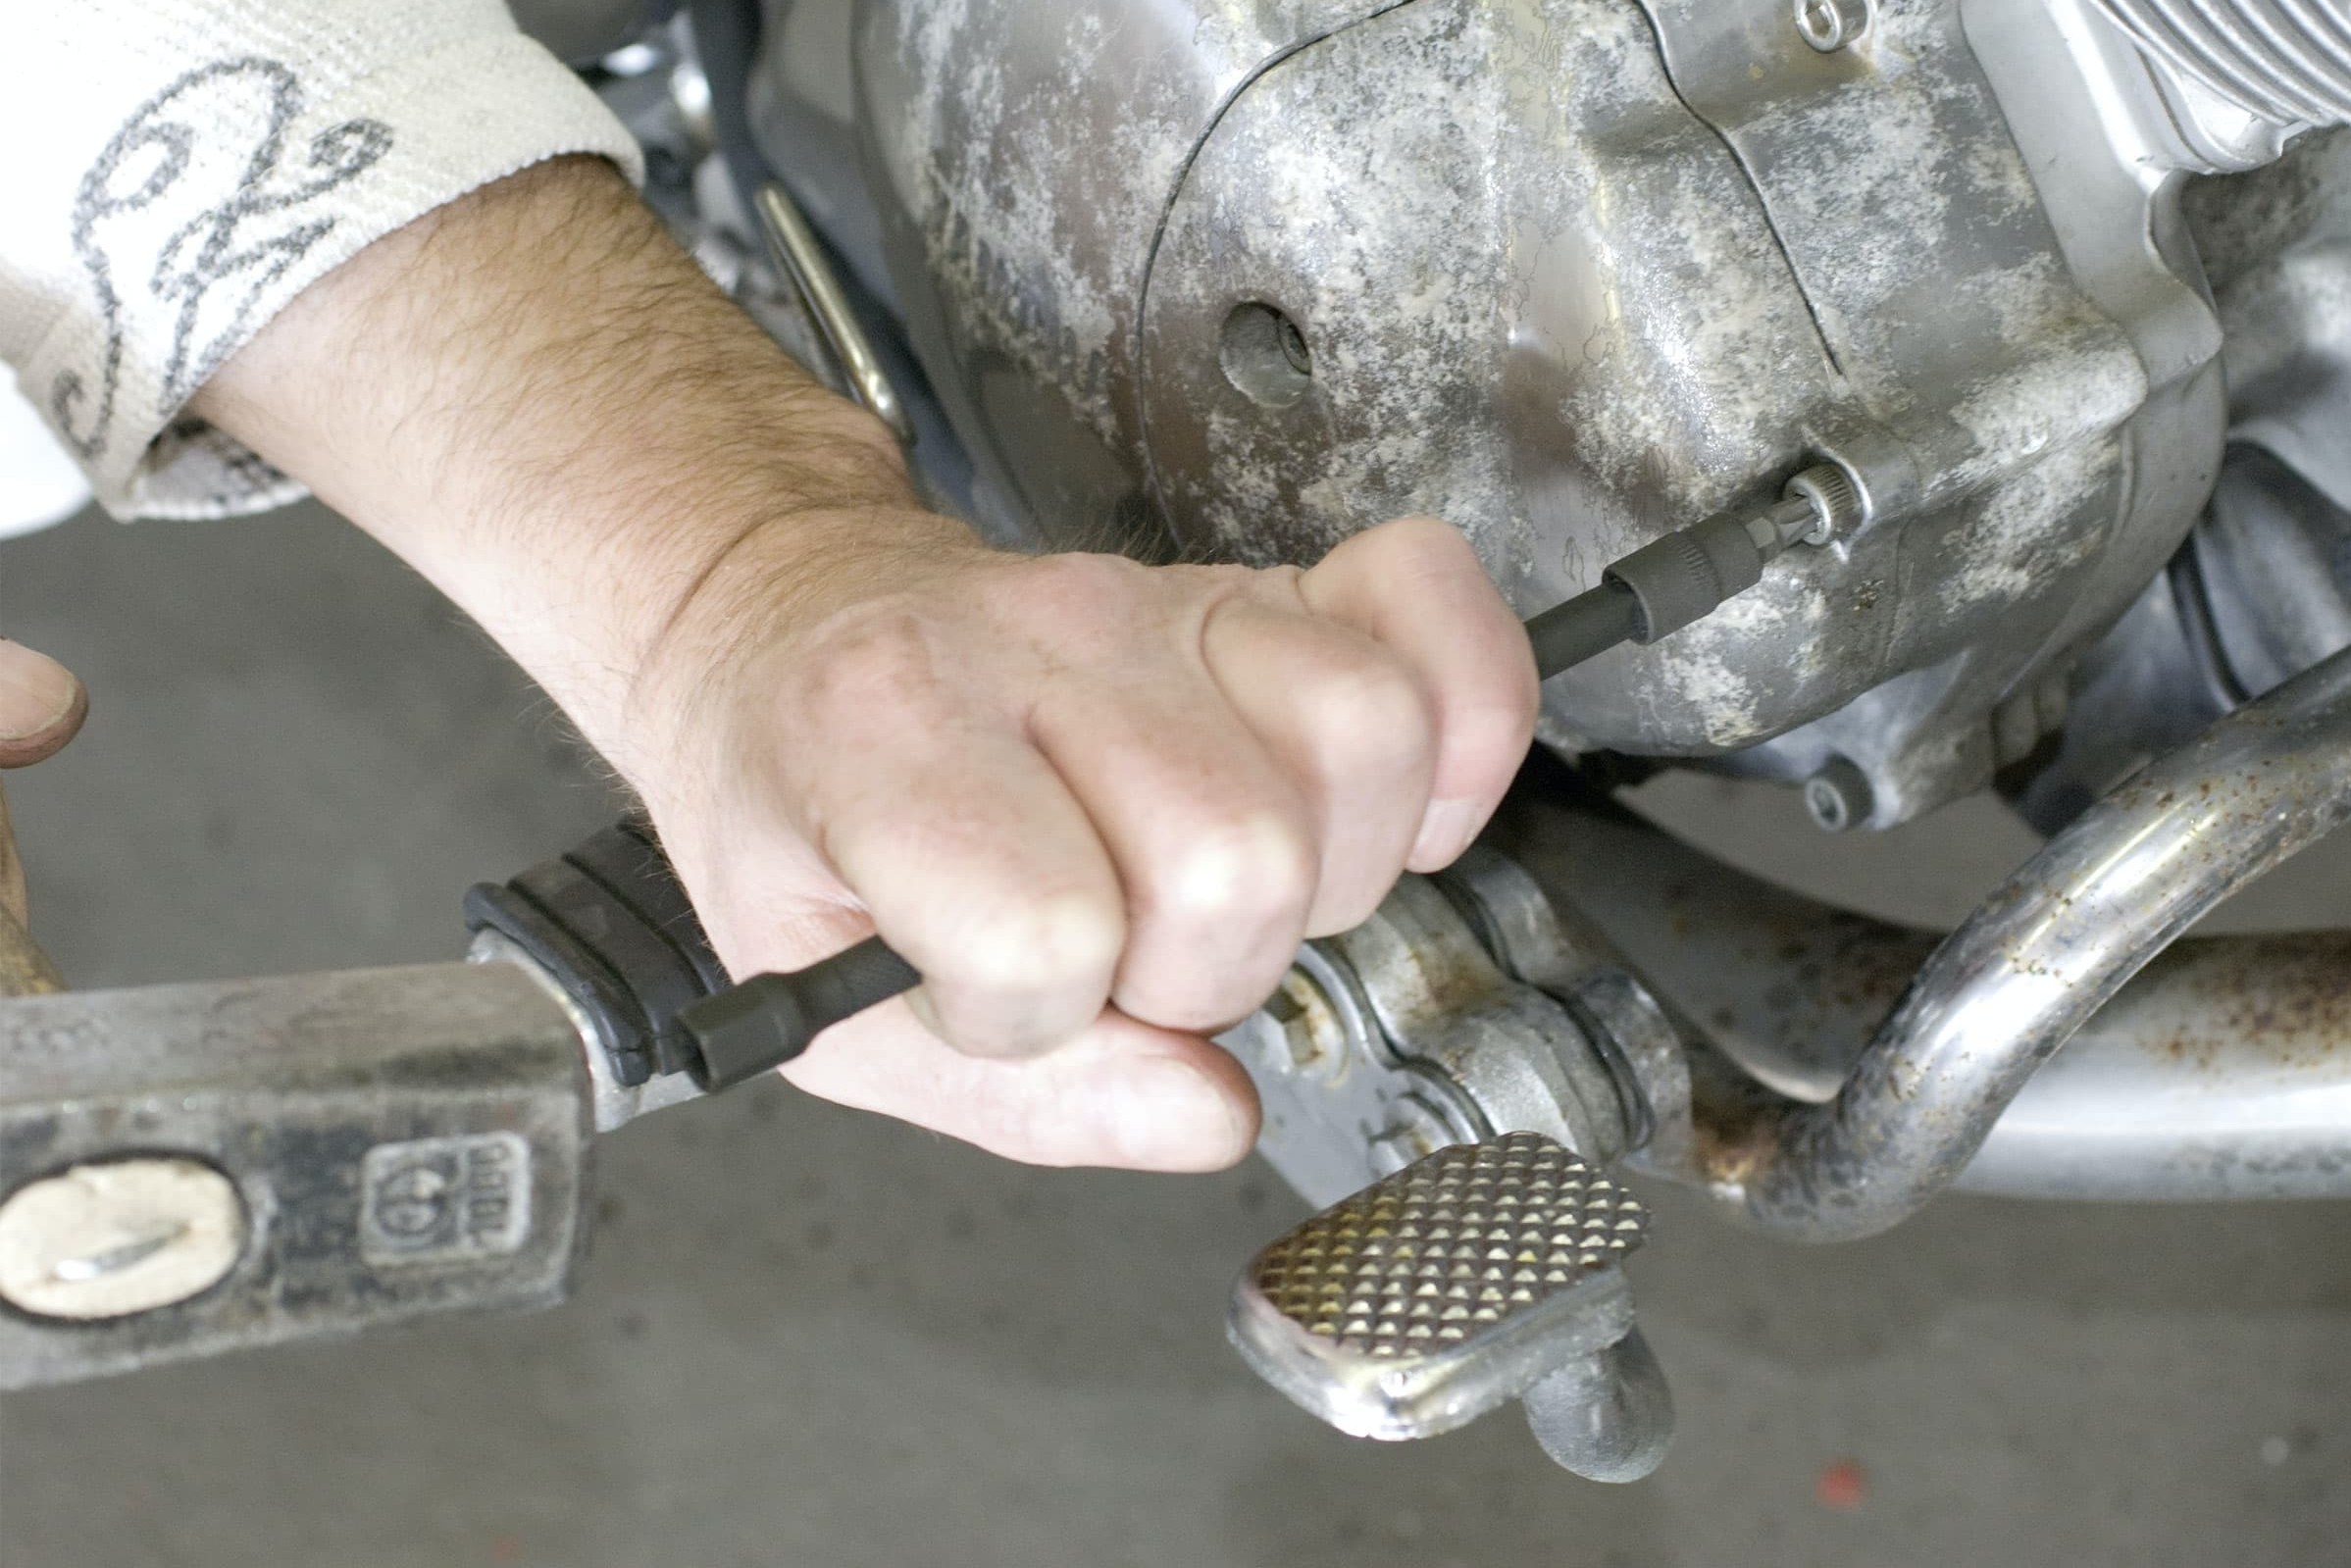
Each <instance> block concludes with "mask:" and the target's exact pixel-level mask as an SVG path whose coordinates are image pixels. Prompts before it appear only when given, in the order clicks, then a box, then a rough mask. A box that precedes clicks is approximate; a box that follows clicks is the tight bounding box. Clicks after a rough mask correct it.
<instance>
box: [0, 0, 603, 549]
mask: <svg viewBox="0 0 2351 1568" xmlns="http://www.w3.org/2000/svg"><path fill="white" fill-rule="evenodd" d="M308 85H309V84H307V83H306V82H305V81H304V80H303V79H302V78H301V77H300V76H299V75H298V74H297V73H296V72H294V71H293V70H291V69H289V68H288V67H286V66H283V65H281V64H278V63H276V62H273V61H269V60H263V59H258V58H253V57H246V58H241V59H232V60H226V61H222V62H220V63H217V64H214V65H209V66H204V67H200V68H197V69H195V70H192V71H190V72H189V73H187V74H186V75H185V76H181V77H179V79H178V80H177V81H175V82H173V83H171V84H170V85H169V86H167V87H166V88H165V89H164V90H163V91H161V92H159V93H158V94H157V95H156V96H155V97H154V98H151V99H150V100H148V102H147V103H146V104H145V105H144V106H142V107H141V108H140V109H139V111H138V112H137V113H136V114H135V115H134V116H132V118H131V119H130V120H129V121H128V123H127V124H126V125H125V126H124V127H123V129H122V130H121V131H120V132H119V133H118V134H117V135H116V136H115V137H114V138H113V140H112V141H111V142H110V143H109V144H108V146H107V148H106V149H105V151H104V153H102V154H101V156H100V159H99V161H98V163H97V164H96V165H95V166H94V167H93V168H92V169H91V170H90V172H89V174H88V175H87V176H86V177H84V179H83V180H82V184H81V193H80V197H79V200H78V201H77V205H76V210H75V214H74V243H75V250H76V252H77V255H78V256H79V257H80V259H81V262H82V265H83V267H84V270H85V271H86V272H87V274H88V276H89V278H90V280H91V283H92V285H93V289H94V292H95V293H96V296H97V305H98V309H97V310H96V311H95V312H84V311H80V310H77V311H73V312H70V313H67V314H66V315H65V316H64V317H63V318H62V319H60V320H58V321H57V322H56V323H55V324H54V325H53V327H52V329H51V330H50V331H49V332H48V333H47V334H46V335H45V336H44V337H43V338H42V340H41V341H40V343H39V345H38V346H37V348H35V350H34V351H33V353H32V354H31V356H30V357H29V358H28V359H27V360H26V363H25V364H23V365H22V366H21V367H20V379H21V382H22V384H23V385H24V387H25V388H26V391H27V392H28V393H30V394H32V395H33V396H34V399H35V401H36V402H38V403H40V404H42V405H43V411H44V413H45V414H46V416H47V417H48V419H49V421H50V424H51V426H52V428H53V429H54V430H57V432H58V433H59V435H60V436H61V437H62V438H63V439H64V440H65V442H66V444H67V446H68V448H69V449H70V450H72V451H73V452H74V453H75V454H76V455H77V457H78V458H79V459H80V461H81V463H82V465H83V467H84V468H85V469H86V470H87V471H88V473H89V475H90V480H91V483H92V484H93V486H94V487H95V488H96V490H97V495H98V499H99V501H100V502H101V503H102V504H103V505H104V506H105V507H106V508H107V510H108V511H110V512H112V513H114V514H115V515H116V516H117V517H123V518H133V517H152V518H211V517H225V516H230V515H233V514H237V513H243V512H254V511H260V510H263V509H265V508H267V507H271V506H276V505H280V504H281V503H283V502H285V501H288V500H293V499H296V498H298V497H299V496H300V495H301V494H302V493H303V491H302V487H301V485H300V484H299V483H297V482H296V481H293V480H292V479H290V478H288V477H287V476H286V475H284V474H281V473H280V472H279V471H278V470H276V469H275V468H272V467H271V466H270V465H269V464H268V463H266V462H264V461H263V460H262V459H261V458H260V457H258V456H256V455H255V454H254V453H252V452H251V451H249V450H247V449H245V448H244V447H243V446H241V445H239V444H238V443H237V442H235V441H233V440H231V439H230V438H229V437H228V436H226V435H224V434H222V433H221V432H220V431H218V430H213V429H212V428H211V427H209V426H207V425H205V424H203V423H202V422H201V421H197V420H193V419H189V418H186V417H184V416H182V414H181V412H180V411H181V409H182V408H183V407H184V406H185V404H186V402H187V400H188V398H189V397H190V396H192V395H193V394H194V392H195V390H196V388H197V387H199V386H201V385H202V384H203V383H204V380H205V379H206V378H207V377H208V376H210V375H211V374H212V372H213V371H214V370H216V369H217V368H219V366H220V365H221V364H222V363H223V362H224V361H225V360H227V359H228V358H229V356H230V355H231V354H233V353H234V352H235V351H236V350H237V349H238V348H239V347H241V346H242V345H243V344H244V343H245V342H246V341H247V340H248V339H250V338H251V337H252V336H253V334H254V333H256V332H258V331H259V330H260V329H262V327H263V326H264V325H265V324H267V323H268V321H269V320H270V318H271V317H272V316H274V315H275V314H276V313H277V312H278V311H279V310H280V309H281V308H282V307H283V306H284V305H285V304H286V302H287V301H289V300H291V299H292V298H293V297H294V296H295V295H296V294H298V293H300V292H301V291H302V290H303V289H304V288H306V287H308V286H309V285H310V284H311V283H313V282H315V281H317V280H318V279H319V278H322V277H324V276H325V275H326V274H327V273H329V272H330V271H332V270H333V269H334V268H335V267H337V266H339V265H340V264H341V263H343V262H344V261H347V260H349V259H350V258H351V257H352V256H353V255H355V254H357V253H358V252H359V251H360V250H361V249H362V248H364V247H365V246H367V245H368V244H370V243H371V242H373V241H374V240H376V239H379V238H381V237H382V236H383V235H384V234H387V233H389V232H391V231H392V230H393V229H395V228H400V227H401V226H403V225H405V224H407V223H410V222H411V221H413V220H415V219H417V218H419V217H422V216H423V215H424V214H426V213H428V212H430V211H432V210H433V209H434V208H435V207H438V206H441V205H442V204H444V203H446V202H449V201H452V200H455V199H456V198H457V197H459V196H461V195H464V194H465V193H466V192H467V191H470V190H473V189H475V188H476V187H478V186H481V185H484V184H486V183H488V182H489V181H491V180H494V179H498V178H501V177H505V176H507V175H510V174H513V173H515V172H516V171H517V170H520V169H523V168H526V167H528V166H530V165H532V164H535V163H537V162H540V161H542V160H544V159H547V158H553V157H558V156H561V155H563V154H566V153H591V154H598V155H601V156H603V157H605V158H608V159H610V160H611V161H612V162H613V163H615V164H617V165H618V166H620V168H621V169H622V170H624V171H625V172H626V173H627V174H628V176H629V177H630V178H631V179H632V180H639V181H641V179H642V177H643V168H642V163H641V154H640V153H639V148H638V146H637V143H636V141H635V139H634V138H633V137H631V136H630V134H629V132H628V131H627V129H626V128H625V127H623V126H622V125H621V124H620V122H619V121H617V120H615V119H614V118H613V117H612V115H611V114H610V113H609V112H608V111H607V110H606V109H605V108H604V106H603V104H602V103H601V102H599V101H598V100H597V98H596V96H595V95H594V94H593V93H592V92H590V91H589V90H588V88H587V86H586V85H584V84H583V83H582V82H581V81H580V80H579V78H578V77H576V76H573V75H572V73H571V72H570V71H569V70H568V69H566V68H565V67H564V66H563V65H562V64H561V63H560V62H558V61H557V60H556V59H555V58H554V57H553V56H552V55H549V54H548V53H547V52H546V51H545V50H544V49H542V48H540V47H539V46H538V45H537V44H536V43H534V42H532V41H531V40H529V39H527V38H525V37H523V36H522V35H520V34H519V33H515V32H511V31H503V32H484V33H479V34H475V35H473V36H469V37H466V38H464V39H462V40H459V41H454V42H450V43H448V44H446V45H444V46H443V47H441V48H438V49H434V50H430V51H426V52H423V53H418V54H414V55H411V56H409V57H408V58H404V59H401V60H399V61H398V62H397V63H396V64H392V65H387V66H385V67H383V69H381V70H377V71H372V72H368V73H367V74H365V75H362V76H357V77H356V78H353V79H350V80H348V81H346V82H344V83H342V84H340V85H339V86H338V87H335V88H334V89H332V90H330V91H327V92H323V93H321V94H320V95H319V96H318V97H317V98H316V99H315V100H314V99H313V97H312V96H311V92H310V91H309V90H307V89H308Z"/></svg>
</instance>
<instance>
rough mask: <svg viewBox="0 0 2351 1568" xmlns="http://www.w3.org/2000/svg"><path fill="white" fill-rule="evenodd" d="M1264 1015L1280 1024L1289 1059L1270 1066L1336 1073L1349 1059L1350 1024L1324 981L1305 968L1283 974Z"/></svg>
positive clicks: (1316, 1072)
mask: <svg viewBox="0 0 2351 1568" xmlns="http://www.w3.org/2000/svg"><path fill="white" fill-rule="evenodd" d="M1265 1016H1266V1017H1268V1018H1270V1019H1272V1020H1273V1021H1274V1023H1275V1024H1277V1025H1279V1026H1280V1028H1281V1031H1282V1042H1283V1044H1284V1045H1285V1046H1287V1047H1288V1059H1287V1060H1285V1061H1277V1062H1275V1063H1273V1064H1271V1065H1273V1066H1274V1067H1276V1068H1278V1069H1279V1070H1281V1071H1283V1072H1289V1073H1301V1074H1335V1073H1337V1072H1338V1071H1339V1070H1340V1068H1341V1067H1343V1066H1344V1065H1345V1063H1346V1060H1347V1024H1346V1022H1345V1020H1343V1019H1342V1018H1341V1017H1340V1016H1339V1010H1338V1008H1337V1007H1336V1006H1334V1005H1333V1004H1332V1001H1331V998H1330V993H1329V992H1327V991H1325V990H1324V989H1323V988H1322V983H1321V982H1320V981H1317V980H1316V979H1315V978H1314V977H1313V976H1312V975H1309V974H1307V973H1306V972H1305V971H1304V970H1303V969H1293V970H1291V971H1290V973H1289V974H1287V975H1285V976H1283V977H1282V984H1281V987H1280V988H1279V989H1278V990H1276V991H1275V992H1274V993H1273V994H1272V995H1271V996H1269V997H1267V998H1266V1001H1265Z"/></svg>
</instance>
